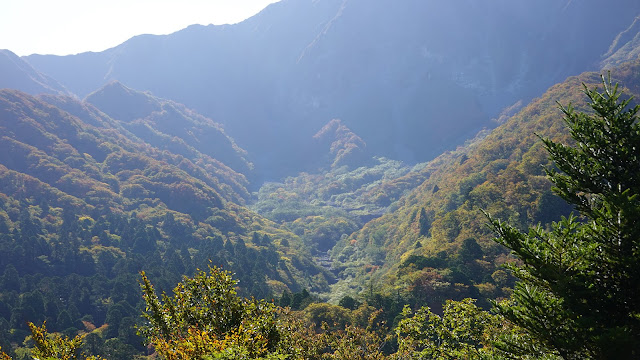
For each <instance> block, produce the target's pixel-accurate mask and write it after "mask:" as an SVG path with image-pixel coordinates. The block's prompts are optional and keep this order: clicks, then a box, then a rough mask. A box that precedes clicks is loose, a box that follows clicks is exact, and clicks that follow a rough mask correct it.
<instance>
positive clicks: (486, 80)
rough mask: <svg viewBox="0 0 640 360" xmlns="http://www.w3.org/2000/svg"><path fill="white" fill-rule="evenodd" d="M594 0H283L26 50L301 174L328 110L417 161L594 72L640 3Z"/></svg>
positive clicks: (76, 80) (60, 75) (75, 85)
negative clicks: (221, 22) (246, 14)
mask: <svg viewBox="0 0 640 360" xmlns="http://www.w3.org/2000/svg"><path fill="white" fill-rule="evenodd" d="M599 5H600V3H599V2H598V1H556V0H543V1H535V2H512V1H490V2H476V1H462V2H460V1H456V2H451V1H443V0H442V1H440V0H438V1H423V0H403V1H387V0H378V1H365V0H322V1H311V0H285V1H282V2H280V3H276V4H273V5H271V6H269V7H267V8H266V9H265V10H264V11H263V12H261V13H260V14H258V15H256V16H254V17H252V18H250V19H248V20H246V21H244V22H242V23H239V24H236V25H225V26H191V27H189V28H187V29H185V30H182V31H179V32H177V33H174V34H171V35H167V36H150V35H143V36H138V37H135V38H132V39H130V40H129V41H127V42H125V43H123V44H121V45H119V46H117V47H115V48H113V49H109V50H106V51H104V52H101V53H84V54H79V55H74V56H63V57H59V56H43V55H32V56H29V57H26V58H25V59H26V60H27V61H28V62H29V63H31V64H32V65H33V66H35V67H36V68H37V69H39V70H40V71H42V72H44V73H46V74H48V75H50V76H52V77H54V78H56V79H57V80H59V81H60V82H61V83H62V84H64V85H65V86H66V87H67V88H69V89H71V91H73V92H74V93H76V94H78V95H79V96H85V95H87V94H88V93H90V92H92V91H94V90H95V89H97V88H99V87H101V86H102V85H103V84H105V83H107V82H109V81H112V80H118V81H120V82H122V83H123V84H124V85H126V86H129V87H131V88H134V89H137V90H143V91H147V90H148V91H151V92H152V93H153V94H154V95H156V96H160V97H163V98H168V99H172V100H175V101H178V102H181V103H184V104H185V105H187V106H189V107H191V108H194V109H195V110H197V111H199V112H201V113H203V114H204V115H206V116H208V117H210V118H212V119H214V120H216V121H219V122H221V123H223V124H224V126H225V128H226V130H227V132H228V133H229V134H230V135H231V136H232V137H233V138H235V139H236V141H237V142H238V144H239V145H240V146H242V147H243V148H245V149H247V150H248V151H249V153H250V155H251V159H252V160H253V161H254V163H255V164H256V167H257V169H258V170H259V171H258V172H259V173H260V174H261V175H263V176H264V177H265V178H274V177H275V178H278V177H280V176H281V175H283V174H291V173H295V172H296V171H298V170H301V169H305V165H306V164H305V159H306V157H307V156H308V155H309V154H308V152H309V151H310V150H309V147H308V142H309V141H308V138H310V137H311V136H312V135H313V134H314V133H315V132H317V131H318V130H319V129H320V128H322V126H324V124H326V123H327V122H328V121H329V120H331V119H333V118H340V119H342V121H343V122H344V124H345V125H346V126H348V127H349V128H351V129H352V130H353V131H354V132H355V133H356V134H358V135H359V136H360V137H362V139H363V140H364V141H365V142H366V143H367V144H368V146H369V149H372V150H373V153H375V154H378V155H385V156H388V157H390V158H394V159H400V160H407V161H412V162H415V161H425V160H428V159H430V158H433V157H434V156H436V155H437V154H439V153H440V152H442V150H444V149H451V148H452V147H453V146H455V144H458V143H460V142H462V141H463V140H464V139H465V138H468V137H470V136H472V135H473V134H475V132H477V131H478V130H480V129H482V128H483V127H487V126H492V123H491V122H490V120H491V119H492V118H493V117H496V116H497V115H498V114H499V112H500V111H501V109H503V108H504V107H507V106H510V105H512V104H514V103H515V102H517V101H518V100H523V101H525V102H526V101H528V99H531V98H532V97H534V96H537V95H539V94H540V93H541V92H542V91H543V90H544V89H545V88H547V87H548V86H550V85H552V84H554V83H556V82H558V81H562V80H564V79H565V78H566V77H567V76H569V75H576V74H579V73H580V72H582V71H585V70H596V69H599V64H600V61H602V55H603V54H605V53H607V51H608V50H609V48H610V45H611V44H612V42H613V41H614V40H615V39H616V36H617V35H618V34H619V33H621V32H623V31H625V30H627V28H628V27H629V26H630V24H631V23H632V22H633V20H634V18H635V16H636V15H638V13H640V4H639V3H638V2H636V1H631V0H619V1H613V2H610V3H608V4H607V16H602V8H601V6H599ZM594 24H597V29H598V30H597V31H592V29H593V27H594ZM585 34H589V36H585ZM272 164H279V165H278V166H272Z"/></svg>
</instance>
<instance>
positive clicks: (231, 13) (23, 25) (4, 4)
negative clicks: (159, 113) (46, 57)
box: [0, 0, 278, 56]
mask: <svg viewBox="0 0 640 360" xmlns="http://www.w3.org/2000/svg"><path fill="white" fill-rule="evenodd" d="M277 1H278V0H182V1H178V0H108V1H107V0H0V49H9V50H11V51H13V52H14V53H16V54H18V55H20V56H23V55H30V54H33V53H37V54H56V55H67V54H75V53H79V52H84V51H102V50H105V49H108V48H110V47H114V46H116V45H118V44H120V43H122V42H124V41H125V40H127V39H129V38H131V37H132V36H135V35H139V34H169V33H172V32H175V31H177V30H180V29H183V28H185V27H187V26H189V25H191V24H203V25H208V24H233V23H237V22H240V21H242V20H244V19H246V18H248V17H251V16H252V15H254V14H256V13H258V12H259V11H260V10H262V9H263V8H264V7H265V6H267V5H268V4H270V3H274V2H277Z"/></svg>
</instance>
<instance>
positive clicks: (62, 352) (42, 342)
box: [29, 323, 100, 360]
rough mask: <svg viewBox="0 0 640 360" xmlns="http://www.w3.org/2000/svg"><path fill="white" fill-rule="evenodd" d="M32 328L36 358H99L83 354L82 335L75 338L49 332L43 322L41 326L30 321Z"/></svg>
mask: <svg viewBox="0 0 640 360" xmlns="http://www.w3.org/2000/svg"><path fill="white" fill-rule="evenodd" d="M29 328H30V330H31V339H32V340H33V342H34V343H35V348H34V349H33V350H32V351H31V352H32V354H33V357H34V358H36V359H55V360H75V359H86V360H99V359H100V358H99V357H95V356H89V357H87V356H86V355H81V354H80V346H81V345H82V337H80V336H76V337H75V338H73V339H69V338H68V337H61V336H59V335H55V334H54V335H52V334H48V333H47V329H46V327H45V325H44V324H43V325H42V326H41V327H38V326H35V325H34V324H33V323H29Z"/></svg>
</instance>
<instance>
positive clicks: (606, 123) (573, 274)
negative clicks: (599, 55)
mask: <svg viewBox="0 0 640 360" xmlns="http://www.w3.org/2000/svg"><path fill="white" fill-rule="evenodd" d="M602 83H603V85H604V89H603V91H602V92H600V91H598V90H597V89H589V88H588V87H587V86H584V92H585V94H586V95H587V97H588V99H589V101H590V104H589V105H590V107H591V109H592V110H593V112H592V113H589V114H587V113H584V112H577V111H576V110H575V109H574V107H573V106H571V105H569V106H568V107H566V108H565V107H561V110H562V112H563V114H564V121H565V123H566V124H567V126H568V128H569V131H570V134H571V136H572V138H573V140H574V143H573V144H571V145H565V144H559V143H555V142H553V141H551V140H549V139H542V141H543V142H544V145H545V147H546V149H547V150H548V152H549V154H550V156H551V158H552V160H553V161H554V163H555V167H554V168H550V169H547V175H548V177H549V178H550V180H551V181H552V182H553V184H554V185H555V186H554V191H555V192H556V194H558V195H559V196H560V197H561V198H563V199H564V200H565V201H567V202H568V203H569V204H572V205H574V206H575V209H576V210H577V211H578V212H579V213H580V217H576V216H570V217H569V218H563V219H562V220H561V221H560V222H558V223H554V224H553V225H552V229H551V231H545V230H543V229H542V228H541V227H540V226H538V227H535V228H532V229H530V230H529V232H528V233H522V232H520V231H519V230H517V229H515V228H514V227H512V226H509V225H505V224H503V223H501V222H500V221H498V220H494V219H491V224H492V226H493V228H494V229H495V231H496V233H497V235H498V237H497V239H496V241H498V242H499V243H501V244H503V245H505V246H507V247H508V248H510V249H511V250H513V252H514V254H515V255H516V256H517V257H518V258H519V259H520V260H521V265H518V266H512V269H513V271H514V273H515V275H516V276H517V277H518V278H519V279H520V282H519V283H518V284H517V285H516V288H515V290H514V292H513V296H512V298H511V300H510V301H508V302H503V303H499V304H497V309H498V311H499V312H500V313H501V314H503V315H504V316H505V317H506V318H507V319H509V320H510V321H512V322H513V323H515V324H516V325H518V326H521V327H522V328H524V329H525V330H526V331H527V333H528V334H529V335H531V337H532V338H533V339H534V340H535V343H536V344H538V345H542V347H546V348H547V349H548V350H549V351H550V352H551V353H553V354H555V355H558V356H560V357H562V358H564V359H584V358H593V359H605V358H606V359H612V358H615V359H631V358H638V357H640V246H639V245H640V195H639V194H640V125H639V124H638V111H640V106H635V107H632V106H631V101H632V99H631V98H627V99H624V97H623V95H622V93H621V91H619V89H618V86H617V85H612V83H611V79H610V76H609V78H608V79H606V80H605V78H604V77H603V78H602ZM503 340H504V341H503V342H501V343H498V344H497V345H498V346H499V347H501V348H502V349H503V350H506V351H507V352H509V353H511V354H512V355H517V356H521V355H532V354H531V353H532V352H536V351H539V350H540V347H539V346H538V345H535V346H534V345H532V344H526V343H523V342H522V340H523V339H522V338H520V339H514V338H511V339H510V340H508V339H503Z"/></svg>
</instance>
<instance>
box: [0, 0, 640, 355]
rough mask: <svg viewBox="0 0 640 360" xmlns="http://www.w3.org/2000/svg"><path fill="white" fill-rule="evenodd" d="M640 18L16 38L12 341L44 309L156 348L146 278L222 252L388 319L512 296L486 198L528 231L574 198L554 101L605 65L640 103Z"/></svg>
mask: <svg viewBox="0 0 640 360" xmlns="http://www.w3.org/2000/svg"><path fill="white" fill-rule="evenodd" d="M639 15H640V3H639V2H637V1H631V0H618V1H611V2H608V3H607V5H606V12H605V11H604V6H603V3H602V2H601V1H597V0H584V1H571V0H566V1H564V0H562V1H559V0H540V1H528V2H525V1H509V0H493V1H473V0H462V1H446V0H394V1H391V0H283V1H281V2H279V3H277V4H273V5H271V6H269V7H268V8H267V9H265V10H264V11H263V12H261V13H260V14H258V15H256V16H254V17H253V18H250V19H248V20H246V21H244V22H242V23H239V24H236V25H225V26H200V25H196V26H191V27H189V28H186V29H184V30H182V31H179V32H177V33H174V34H171V35H166V36H151V35H141V36H137V37H134V38H132V39H130V40H129V41H127V42H125V43H123V44H121V45H119V46H117V47H115V48H112V49H109V50H106V51H104V52H100V53H84V54H78V55H72V56H50V55H31V56H28V57H24V58H20V57H17V56H15V54H13V53H11V52H10V51H0V87H8V88H11V89H3V90H0V253H1V254H3V255H2V256H0V345H1V346H2V347H3V349H6V348H7V347H13V348H20V346H21V345H19V344H23V341H24V338H25V336H27V333H26V328H25V324H26V321H44V320H46V321H47V324H50V326H51V329H52V330H53V331H62V332H65V334H69V335H72V336H75V334H77V333H78V329H86V331H87V332H90V333H91V334H90V335H96V334H97V335H96V336H98V337H100V339H102V340H96V341H102V342H103V344H102V345H104V347H103V348H102V349H103V350H102V351H104V353H108V352H107V350H104V348H105V347H106V348H108V346H107V345H105V344H106V343H107V342H109V341H116V340H117V341H120V342H121V343H120V345H119V346H120V347H121V348H126V346H125V344H126V345H127V346H129V348H127V351H128V352H127V354H130V356H124V355H123V356H121V357H116V358H130V357H132V356H133V354H136V353H138V354H139V353H142V352H144V351H145V349H144V348H142V347H140V341H139V340H140V339H139V338H136V335H135V334H133V333H132V332H131V329H133V324H134V323H136V321H139V316H138V314H137V312H136V306H141V298H140V296H139V294H138V292H137V291H138V284H137V280H138V272H139V271H140V270H145V271H147V272H148V273H149V274H150V277H154V278H155V279H157V282H156V280H154V282H155V283H158V284H159V285H158V288H161V289H163V290H164V289H169V288H171V287H172V286H173V285H174V284H175V283H176V282H177V281H178V279H179V278H180V276H181V275H183V274H186V275H191V274H193V272H194V271H195V268H197V267H200V268H205V267H206V266H207V265H209V264H213V265H220V266H223V267H224V268H225V269H228V270H231V271H232V272H234V273H235V276H236V277H237V278H238V279H239V280H240V283H239V284H238V289H239V291H240V292H241V293H242V294H247V295H255V296H257V297H263V298H275V299H276V300H275V302H276V303H279V304H280V305H283V306H286V305H291V306H293V307H294V308H296V309H298V308H303V307H304V306H305V305H306V304H308V303H309V302H311V301H312V300H311V299H312V298H313V296H318V299H320V298H321V299H325V300H326V299H329V300H331V301H333V302H336V303H338V302H339V303H340V304H341V305H345V304H346V303H343V300H344V299H345V295H348V296H351V297H352V298H351V300H352V301H353V303H351V305H352V306H351V308H355V307H357V306H358V305H355V304H357V302H358V301H361V302H362V303H363V304H362V306H363V307H362V308H361V309H364V310H361V312H360V313H359V315H358V316H360V318H361V320H362V319H363V318H367V316H364V315H363V314H365V313H366V314H370V313H371V312H373V311H375V310H376V309H383V312H382V313H381V314H382V315H381V316H382V317H384V320H385V321H386V322H387V324H390V326H392V325H393V324H394V322H396V321H397V320H398V319H399V317H398V315H399V313H400V311H401V310H402V308H403V306H404V304H410V305H414V306H418V305H423V304H428V305H429V306H431V307H432V308H433V309H434V310H435V311H439V310H441V306H442V302H443V301H444V300H447V299H461V298H463V297H473V298H476V299H479V301H478V304H480V305H482V306H489V300H493V299H496V298H501V297H507V296H508V295H509V294H510V292H511V290H512V287H513V284H514V279H513V277H511V276H510V275H508V274H507V272H505V271H504V270H502V269H501V268H500V266H501V265H502V264H503V263H505V262H506V261H508V260H509V254H508V253H507V252H506V250H505V248H503V247H502V246H500V245H498V244H497V243H495V242H493V241H491V238H492V237H493V234H492V233H491V232H490V230H489V229H488V228H487V227H486V226H485V224H486V217H485V216H484V215H483V214H482V212H481V211H480V210H481V209H483V210H487V211H488V212H490V213H491V214H493V215H494V216H497V217H499V218H501V219H504V220H507V221H509V222H510V223H512V224H515V225H517V226H519V227H523V228H525V227H527V226H528V225H531V224H536V223H541V224H542V226H547V225H548V224H549V223H550V222H551V221H553V220H557V219H558V218H559V217H560V216H561V215H566V214H568V213H569V212H571V208H570V207H568V206H567V204H565V203H564V202H563V201H561V200H559V198H556V197H554V196H553V195H552V192H551V190H550V186H551V184H550V182H549V181H548V180H547V179H546V178H545V176H544V172H543V170H542V168H541V166H540V165H549V164H550V160H549V159H548V156H547V154H546V153H545V152H544V150H543V148H542V146H541V144H540V141H539V138H538V137H537V136H536V134H539V135H542V136H548V137H550V138H553V139H556V140H559V141H563V142H564V141H570V140H569V137H568V135H567V132H566V129H565V128H564V127H563V124H562V121H561V114H560V112H559V111H558V109H557V103H556V102H560V103H562V104H567V103H569V102H572V103H574V104H575V105H576V106H577V107H578V108H579V109H582V108H583V107H584V97H583V95H582V93H581V92H580V91H581V89H582V88H581V86H580V83H581V82H585V83H587V84H590V86H591V85H597V84H598V81H599V79H598V76H597V75H598V74H597V73H596V72H599V71H602V69H611V70H612V74H613V79H614V81H620V82H621V85H622V86H623V87H625V91H626V93H627V94H629V95H635V96H636V97H637V96H640V81H639V80H638V79H640V75H638V74H640V63H639V62H638V61H640V60H638V56H639V54H640V50H639V49H640V20H639V18H638V16H639ZM585 71H588V72H585ZM34 94H39V95H34ZM81 99H82V100H81ZM265 180H266V181H265ZM209 261H211V262H209ZM52 284H57V285H56V286H53V285H52ZM58 285H59V286H58ZM278 297H280V300H277V298H278ZM356 300H357V301H356ZM294 304H295V305H294ZM325 305H326V307H325V308H324V309H325V310H326V309H327V308H329V306H330V305H328V304H322V306H325ZM331 306H332V305H331ZM345 307H348V306H346V305H345ZM318 309H320V310H318ZM333 310H336V309H335V308H334V309H333ZM352 310H353V309H352ZM313 311H317V312H316V313H315V315H313V314H312V313H306V316H308V317H313V316H316V320H317V319H318V318H322V316H323V315H326V314H327V313H328V312H329V310H326V313H323V312H322V311H323V310H322V308H321V307H316V308H315V310H313ZM336 311H337V310H336ZM339 311H347V310H346V309H342V310H339ZM367 311H369V313H367ZM355 316H356V315H354V318H355ZM365 322H366V321H365ZM102 324H108V325H105V326H103V328H102V330H96V329H95V327H96V326H97V327H99V326H100V325H102ZM318 324H319V322H318ZM92 327H93V329H92ZM318 329H319V327H318ZM4 330H7V331H4ZM5 334H6V335H5ZM95 339H96V338H95V337H94V340H95ZM7 344H9V345H7ZM11 344H14V345H11ZM112 344H113V343H112ZM134 344H137V345H134ZM109 346H112V345H109ZM113 346H114V347H115V345H113ZM131 346H134V348H132V347H131ZM135 346H138V347H135ZM122 351H124V350H122Z"/></svg>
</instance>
